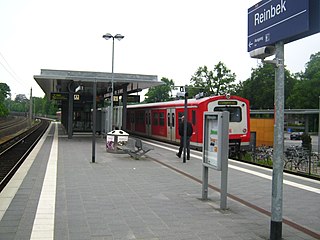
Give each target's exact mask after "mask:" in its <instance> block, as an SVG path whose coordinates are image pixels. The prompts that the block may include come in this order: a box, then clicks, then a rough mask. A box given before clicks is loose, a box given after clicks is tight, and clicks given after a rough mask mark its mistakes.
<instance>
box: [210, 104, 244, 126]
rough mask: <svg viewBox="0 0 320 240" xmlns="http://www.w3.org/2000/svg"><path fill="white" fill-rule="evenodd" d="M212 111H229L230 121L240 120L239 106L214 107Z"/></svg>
mask: <svg viewBox="0 0 320 240" xmlns="http://www.w3.org/2000/svg"><path fill="white" fill-rule="evenodd" d="M214 111H217V112H223V111H228V112H229V113H230V118H229V121H230V122H241V120H242V114H241V108H240V107H215V108H214Z"/></svg>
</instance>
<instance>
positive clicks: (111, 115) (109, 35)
mask: <svg viewBox="0 0 320 240" xmlns="http://www.w3.org/2000/svg"><path fill="white" fill-rule="evenodd" d="M102 37H103V38H104V39H106V40H109V39H111V38H112V74H111V111H110V118H111V120H110V123H109V130H110V131H112V123H113V92H114V89H113V85H114V83H113V81H114V72H113V66H114V39H117V40H119V41H120V40H121V39H123V38H124V36H122V35H121V34H116V35H115V36H113V35H111V34H110V33H107V34H105V35H103V36H102Z"/></svg>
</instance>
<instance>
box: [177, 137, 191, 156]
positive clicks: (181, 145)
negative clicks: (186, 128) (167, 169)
mask: <svg viewBox="0 0 320 240" xmlns="http://www.w3.org/2000/svg"><path fill="white" fill-rule="evenodd" d="M186 140H187V141H186V150H187V159H190V137H187V139H186ZM183 141H184V137H181V138H180V147H179V152H178V155H179V156H181V154H182V151H183Z"/></svg>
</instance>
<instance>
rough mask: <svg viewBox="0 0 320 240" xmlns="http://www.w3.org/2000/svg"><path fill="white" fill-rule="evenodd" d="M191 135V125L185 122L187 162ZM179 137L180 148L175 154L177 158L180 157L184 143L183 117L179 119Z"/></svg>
mask: <svg viewBox="0 0 320 240" xmlns="http://www.w3.org/2000/svg"><path fill="white" fill-rule="evenodd" d="M192 133H193V128H192V124H191V123H190V122H189V121H187V138H186V151H187V160H190V138H191V136H192ZM179 135H180V147H179V152H178V153H177V154H176V155H177V157H178V158H180V157H181V154H182V151H183V143H184V116H182V117H181V121H180V124H179Z"/></svg>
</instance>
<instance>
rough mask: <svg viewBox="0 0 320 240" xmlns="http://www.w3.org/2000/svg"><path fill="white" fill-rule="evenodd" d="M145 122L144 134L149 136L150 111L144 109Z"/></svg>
mask: <svg viewBox="0 0 320 240" xmlns="http://www.w3.org/2000/svg"><path fill="white" fill-rule="evenodd" d="M144 117H145V124H146V134H147V136H151V111H150V110H146V111H145V116H144Z"/></svg>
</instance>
